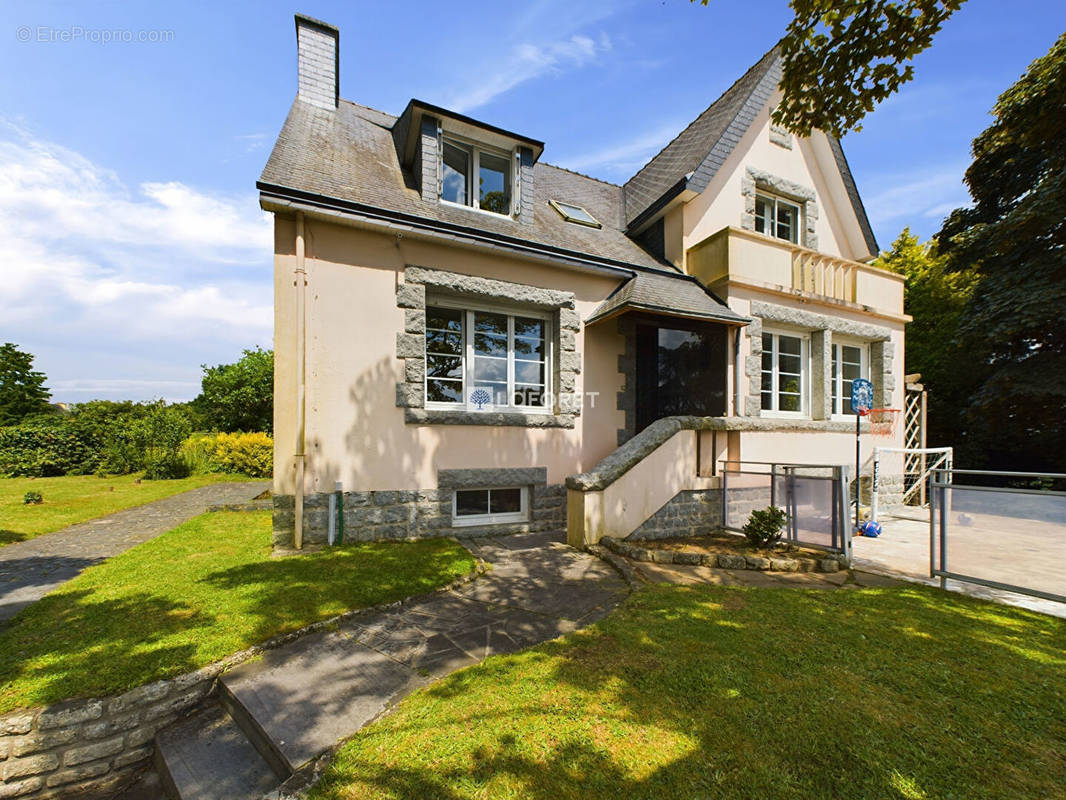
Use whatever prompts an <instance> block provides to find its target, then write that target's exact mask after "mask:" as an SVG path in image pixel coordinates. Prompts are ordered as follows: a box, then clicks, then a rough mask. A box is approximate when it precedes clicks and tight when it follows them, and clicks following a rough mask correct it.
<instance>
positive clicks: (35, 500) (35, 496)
mask: <svg viewBox="0 0 1066 800" xmlns="http://www.w3.org/2000/svg"><path fill="white" fill-rule="evenodd" d="M22 502H23V503H24V504H26V505H28V506H29V505H34V506H39V505H40V504H41V503H43V502H44V495H43V494H41V493H40V492H37V491H34V490H33V489H30V490H29V491H28V492H26V494H24V495H22Z"/></svg>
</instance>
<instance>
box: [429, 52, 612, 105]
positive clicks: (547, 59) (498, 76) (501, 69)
mask: <svg viewBox="0 0 1066 800" xmlns="http://www.w3.org/2000/svg"><path fill="white" fill-rule="evenodd" d="M610 49H611V39H610V37H609V36H607V34H605V33H601V34H600V35H599V36H598V37H597V38H596V39H593V38H591V37H589V36H585V35H582V34H573V35H571V36H568V37H566V38H563V39H559V40H557V41H554V42H550V43H548V44H540V45H536V44H530V43H528V42H522V43H520V44H517V45H515V46H514V47H512V48H511V51H510V52H509V53H508V54H507V56H506V57H505V58H504V59H503V63H502V64H500V63H497V64H495V65H493V67H492V69H491V70H488V69H486V70H474V71H473V74H474V75H475V76H476V81H475V82H474V83H473V85H471V86H470V87H469V88H467V89H464V90H462V91H459V92H457V93H456V94H454V95H453V96H452V97H451V99H450V100H449V101H448V102H447V103H446V106H447V107H448V108H451V109H454V110H455V111H459V112H467V111H470V110H471V109H474V108H477V107H478V106H483V105H485V104H486V103H488V102H490V101H491V100H493V99H494V98H496V97H499V96H500V95H501V94H503V93H504V92H508V91H510V90H511V89H513V88H515V87H516V86H518V85H520V84H523V83H526V82H527V81H531V80H533V79H535V78H539V77H541V76H543V75H547V74H549V73H554V74H560V73H562V72H563V71H564V70H567V69H578V68H580V67H583V66H584V65H585V64H587V63H589V62H590V61H593V60H594V59H596V57H597V56H599V55H600V54H602V53H605V52H607V51H608V50H610Z"/></svg>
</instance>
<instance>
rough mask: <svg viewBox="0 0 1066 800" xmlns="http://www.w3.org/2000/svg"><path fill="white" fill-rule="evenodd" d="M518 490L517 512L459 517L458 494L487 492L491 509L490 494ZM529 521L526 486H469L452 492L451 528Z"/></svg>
mask: <svg viewBox="0 0 1066 800" xmlns="http://www.w3.org/2000/svg"><path fill="white" fill-rule="evenodd" d="M511 489H518V490H519V492H520V494H519V496H520V498H521V500H520V507H519V510H518V511H510V512H507V513H505V514H491V513H490V514H469V515H467V516H462V517H460V516H459V513H458V506H459V492H488V493H489V496H488V500H489V504H490V506H489V507H490V508H491V503H492V493H493V492H498V491H501V490H511ZM528 521H529V487H528V486H469V487H463V488H462V489H455V490H453V491H452V527H453V528H463V527H467V526H471V525H502V524H505V523H508V522H528Z"/></svg>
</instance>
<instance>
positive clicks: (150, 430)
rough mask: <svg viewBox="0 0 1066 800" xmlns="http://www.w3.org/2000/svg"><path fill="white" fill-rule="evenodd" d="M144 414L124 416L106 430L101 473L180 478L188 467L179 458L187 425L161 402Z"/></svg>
mask: <svg viewBox="0 0 1066 800" xmlns="http://www.w3.org/2000/svg"><path fill="white" fill-rule="evenodd" d="M147 409H148V410H147V413H143V414H140V415H133V414H124V415H122V416H120V417H118V418H117V419H115V420H114V421H113V422H112V423H111V424H110V426H109V427H108V429H107V433H106V443H105V444H104V452H103V459H102V461H101V464H100V470H99V471H101V472H106V473H112V474H123V473H128V472H136V471H138V470H142V469H143V470H145V471H146V474H145V477H146V478H150V479H165V478H182V477H185V476H186V475H188V474H189V468H188V466H187V465H185V464H184V461H183V459H182V457H181V445H182V442H184V441H185V439H186V438H188V436H189V433H190V430H191V427H192V426H191V424H190V423H189V418H188V416H187V415H186V414H185V413H184V411H183V410H182V409H180V408H175V407H173V406H167V405H165V404H163V403H162V402H159V403H156V404H153V405H151V406H148V407H147Z"/></svg>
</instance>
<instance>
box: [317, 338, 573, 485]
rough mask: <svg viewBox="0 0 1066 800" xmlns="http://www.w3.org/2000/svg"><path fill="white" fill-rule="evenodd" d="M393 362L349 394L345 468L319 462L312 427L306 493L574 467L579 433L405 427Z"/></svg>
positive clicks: (383, 363) (320, 443) (379, 366)
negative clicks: (447, 475) (494, 470)
mask: <svg viewBox="0 0 1066 800" xmlns="http://www.w3.org/2000/svg"><path fill="white" fill-rule="evenodd" d="M396 363H398V362H397V360H396V359H394V358H389V357H385V358H382V359H380V360H379V361H378V362H377V363H376V364H375V365H374V366H373V368H372V369H370V370H369V371H367V372H364V373H363V374H362V375H360V376H359V377H358V378H357V379H356V380H355V382H354V383H353V384H352V385H351V387H350V389H349V390H348V409H350V412H349V414H348V415H347V418H346V421H347V425H348V427H347V430H340V429H338V430H337V432H336V434H337V436H343V439H344V453H345V461H346V463H344V464H339V463H336V462H334V461H333V460H331V459H328V458H326V457H325V456H323V455H322V453H324V452H328V449H327V448H325V447H324V445H325V444H326V443H325V441H324V438H323V435H322V432H321V431H320V430H318V426H317V425H316V426H315V428H314V430H315V435H313V436H312V437H309V439H308V458H307V463H308V473H309V474H310V475H312V476H313V484H312V485H311V486H310V487H309V491H312V492H328V491H332V490H333V487H334V483H335V482H336V481H341V482H343V484H344V489H345V491H365V490H369V489H373V490H390V489H399V488H404V489H435V488H437V480H436V472H437V470H438V469H455V468H460V469H463V468H471V469H477V468H485V467H527V466H546V465H548V464H549V463H554V464H559V463H566V464H577V463H578V459H579V457H580V447H579V441H580V435H579V431H578V430H577V429H560V428H548V429H536V428H518V427H501V426H483V427H482V426H470V425H408V424H406V423H405V422H404V412H403V409H402V408H397V407H396V382H397V379H398V376H397V371H396V368H395V364H396ZM340 419H344V418H343V417H339V418H338V422H339V421H340ZM580 424H581V423H580V421H579V422H578V425H580ZM338 428H339V425H338ZM420 476H426V477H420ZM562 479H563V478H562V477H558V478H557V480H556V482H557V483H561V482H562ZM551 480H552V478H551V477H549V482H550V481H551Z"/></svg>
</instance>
